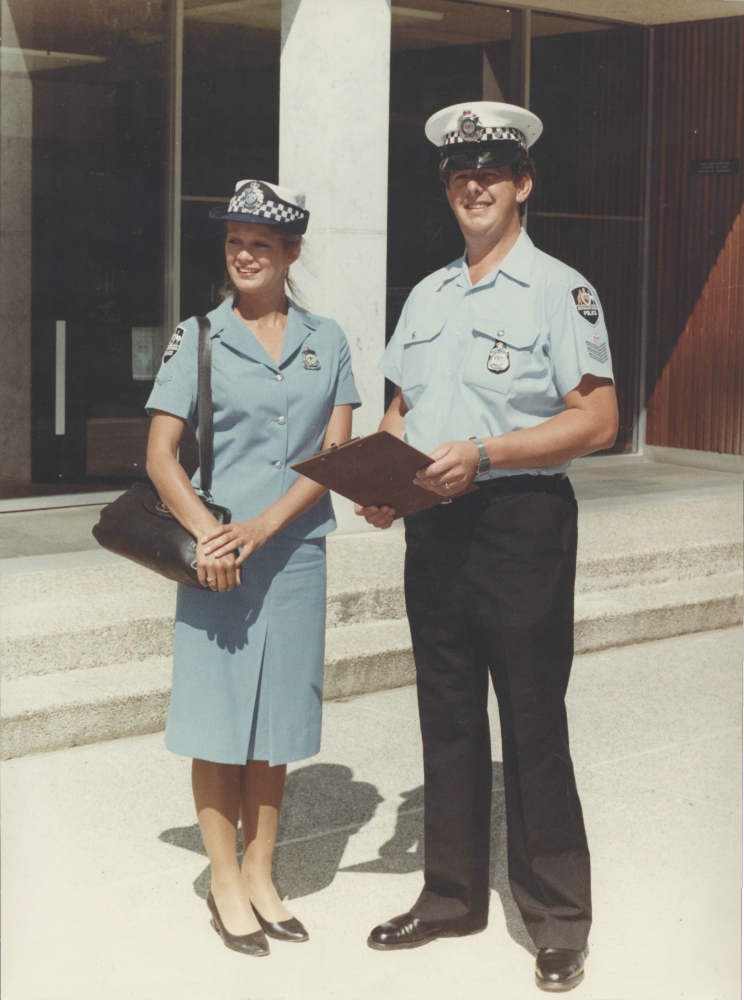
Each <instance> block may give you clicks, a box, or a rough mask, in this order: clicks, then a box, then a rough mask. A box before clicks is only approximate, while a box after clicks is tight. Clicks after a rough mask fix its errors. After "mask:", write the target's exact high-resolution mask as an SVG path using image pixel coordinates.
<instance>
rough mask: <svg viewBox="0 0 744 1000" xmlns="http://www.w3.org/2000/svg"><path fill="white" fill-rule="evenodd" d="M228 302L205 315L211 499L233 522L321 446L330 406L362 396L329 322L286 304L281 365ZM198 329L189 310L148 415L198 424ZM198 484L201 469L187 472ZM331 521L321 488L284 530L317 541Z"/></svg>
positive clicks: (274, 494) (267, 498) (248, 514)
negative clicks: (208, 336)
mask: <svg viewBox="0 0 744 1000" xmlns="http://www.w3.org/2000/svg"><path fill="white" fill-rule="evenodd" d="M232 305H233V304H232V300H231V299H228V300H226V301H225V302H223V303H222V305H220V306H218V307H217V308H216V309H215V310H213V311H212V312H210V313H208V314H207V318H208V319H209V320H210V322H211V325H212V329H211V336H212V406H213V411H214V472H213V476H212V494H213V496H214V500H215V503H218V504H221V505H222V506H224V507H229V508H230V510H231V511H232V516H233V520H234V521H244V520H248V519H250V518H254V517H257V516H258V515H259V514H260V513H261V512H262V511H263V510H265V509H266V508H267V507H269V506H270V505H271V504H272V503H274V502H275V501H277V500H278V499H279V498H280V497H281V496H282V495H283V494H284V493H286V492H287V490H288V489H289V488H290V486H292V484H293V483H294V482H295V481H296V480H297V479H298V478H299V473H297V472H293V471H292V469H291V468H290V465H292V464H293V463H295V462H299V461H301V460H302V459H303V458H310V457H311V456H312V455H314V454H315V452H316V451H319V450H320V449H321V448H322V447H323V438H324V436H325V431H326V427H327V425H328V420H329V417H330V415H331V410H332V409H333V407H334V406H341V405H343V404H345V403H350V404H351V405H352V406H354V407H356V406H360V405H361V401H360V399H359V394H358V393H357V390H356V385H355V384H354V376H353V375H352V371H351V360H350V356H349V345H348V343H347V341H346V337H345V336H344V332H343V330H342V329H341V327H340V326H339V325H338V323H336V322H334V320H332V319H323V317H321V316H314V315H313V314H312V313H308V312H305V311H304V310H302V309H299V308H298V307H297V306H296V305H295V304H294V303H293V302H292V301H290V303H289V312H288V315H287V326H286V329H285V332H284V343H283V345H282V355H281V359H280V361H279V364H276V363H275V362H274V360H273V359H272V358H271V357H270V355H269V354H268V353H267V352H266V351H265V350H264V348H263V347H262V346H261V344H260V343H259V342H258V340H257V339H256V337H255V336H254V335H253V333H252V332H251V330H250V329H249V327H247V326H246V324H245V323H243V321H242V320H240V319H238V317H237V316H236V315H235V313H234V312H233V309H232ZM198 345H199V328H198V324H197V322H196V319H195V318H194V317H192V318H191V319H188V320H186V322H185V323H182V324H181V325H180V326H179V327H178V329H177V330H176V333H175V334H174V336H173V338H172V340H171V343H170V345H169V347H168V350H167V351H166V353H165V356H164V359H163V364H162V365H161V367H160V371H159V372H158V374H157V377H156V379H155V386H154V387H153V390H152V393H151V395H150V398H149V399H148V401H147V412H148V413H149V414H150V415H152V414H153V412H154V411H155V410H164V411H165V412H166V413H173V414H175V416H177V417H183V419H184V420H186V421H188V422H189V423H190V424H192V426H194V427H196V424H197V407H196V399H197V381H198V365H197V355H198ZM193 483H194V485H195V486H197V487H198V485H199V472H198V471H197V472H196V474H195V475H194V478H193ZM335 527H336V521H335V519H334V516H333V506H332V505H331V499H330V496H329V495H328V494H325V496H324V497H322V499H321V500H319V501H318V503H317V504H315V506H314V507H312V508H311V509H310V510H309V511H307V512H306V513H305V514H303V515H302V516H301V517H299V518H297V520H296V521H293V522H292V523H291V524H289V525H287V527H286V528H285V529H284V531H285V533H286V534H288V535H290V536H291V537H293V538H320V537H322V536H323V535H327V534H328V533H329V532H330V531H333V529H334V528H335Z"/></svg>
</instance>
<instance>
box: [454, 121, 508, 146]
mask: <svg viewBox="0 0 744 1000" xmlns="http://www.w3.org/2000/svg"><path fill="white" fill-rule="evenodd" d="M493 139H511V140H512V141H513V142H518V143H519V145H520V146H523V147H524V148H525V149H526V148H527V141H526V140H525V137H524V135H523V134H522V133H521V132H520V131H519V129H517V128H496V126H493V125H486V126H483V127H481V131H480V135H479V136H478V138H477V139H463V137H462V136H461V135H460V133H459V132H447V133H446V134H445V136H444V141H443V142H442V145H443V146H458V145H460V144H465V143H467V144H468V145H470V143H472V142H488V141H490V140H493Z"/></svg>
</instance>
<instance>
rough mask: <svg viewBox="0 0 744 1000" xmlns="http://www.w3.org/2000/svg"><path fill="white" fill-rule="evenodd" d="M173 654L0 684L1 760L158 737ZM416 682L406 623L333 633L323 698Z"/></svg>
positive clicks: (360, 626)
mask: <svg viewBox="0 0 744 1000" xmlns="http://www.w3.org/2000/svg"><path fill="white" fill-rule="evenodd" d="M171 666H172V661H171V657H170V656H160V657H153V658H150V659H146V660H139V661H135V662H127V663H117V664H113V665H110V666H105V667H90V668H88V669H84V670H69V671H66V672H64V673H56V674H52V675H49V674H46V675H37V676H31V677H19V678H15V679H13V680H3V681H2V682H0V706H2V729H1V730H0V749H1V752H2V759H3V760H6V759H7V758H9V757H21V756H25V755H26V754H31V753H46V752H47V751H49V750H58V749H61V748H62V747H71V746H79V745H81V744H84V743H97V742H100V741H102V740H113V739H118V738H119V737H122V736H137V735H140V734H142V733H154V732H158V731H159V730H160V729H162V728H163V727H164V726H165V718H166V714H167V711H168V698H169V695H170V682H171ZM413 680H414V670H413V657H412V655H411V637H410V633H409V631H408V622H407V621H406V620H404V619H398V620H393V621H388V622H377V623H374V624H363V625H351V626H347V627H345V628H344V627H342V628H337V629H333V630H331V631H330V632H329V633H328V637H327V641H326V666H325V683H324V692H323V693H324V697H325V699H326V700H335V699H339V698H348V697H351V696H352V695H356V694H361V693H362V692H367V691H380V690H386V689H388V688H394V687H402V686H403V685H405V684H411V683H413Z"/></svg>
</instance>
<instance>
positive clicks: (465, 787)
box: [358, 102, 617, 991]
mask: <svg viewBox="0 0 744 1000" xmlns="http://www.w3.org/2000/svg"><path fill="white" fill-rule="evenodd" d="M541 131H542V124H541V122H540V120H539V119H538V118H537V117H536V116H535V115H534V114H532V113H530V112H529V111H526V110H524V109H523V108H518V107H514V106H512V105H508V104H499V103H492V102H478V103H469V104H462V105H457V106H455V107H449V108H445V109H444V110H443V111H440V112H438V113H437V114H435V115H434V116H433V117H432V118H430V119H429V121H428V122H427V124H426V135H427V137H428V138H429V139H430V140H431V141H432V142H433V143H434V144H435V145H436V146H437V147H438V149H439V153H440V167H439V169H440V173H441V177H442V180H443V181H444V184H445V192H446V196H447V200H448V202H449V204H450V207H451V208H452V211H453V212H454V214H455V217H456V219H457V221H458V223H459V225H460V229H461V231H462V234H463V237H464V240H465V247H466V250H465V254H464V255H463V256H462V257H461V258H460V259H458V260H455V261H453V262H452V263H451V264H449V265H448V266H447V267H444V268H442V269H441V270H440V271H437V272H436V273H434V274H431V275H429V277H428V278H425V279H424V280H423V281H422V282H421V283H420V284H419V285H417V286H416V287H415V288H414V289H413V291H412V292H411V295H410V297H409V298H408V301H407V302H406V304H405V306H404V309H403V312H402V315H401V318H400V322H399V323H398V327H397V329H396V331H395V334H394V336H393V338H392V340H391V341H390V344H389V345H388V347H387V349H386V351H385V354H384V356H383V358H382V362H381V364H380V370H381V371H382V373H383V374H384V375H385V376H386V377H387V378H389V379H390V380H391V381H392V382H393V383H394V384H395V386H396V389H395V395H394V399H393V402H392V404H391V406H390V408H389V410H388V412H387V413H386V415H385V417H384V419H383V422H382V424H381V429H385V430H388V431H390V432H391V433H393V434H397V435H400V436H402V437H404V438H405V440H406V441H408V442H410V443H411V444H412V445H414V446H415V447H416V448H419V449H421V450H422V451H425V452H427V453H429V454H430V455H431V457H432V458H433V459H434V462H433V464H431V465H430V466H429V467H428V468H427V469H425V470H424V471H423V472H421V473H419V474H418V475H417V479H416V482H417V483H418V484H419V485H420V486H423V487H424V488H426V489H428V490H433V491H434V492H435V493H437V494H439V496H440V497H441V498H442V500H443V501H447V502H445V503H442V504H441V505H438V506H435V507H432V508H430V509H429V510H426V511H423V512H421V513H419V514H416V515H414V516H412V517H409V518H407V519H406V545H407V552H406V565H405V592H406V605H407V612H408V617H409V621H410V625H411V634H412V637H413V651H414V657H415V661H416V671H417V684H418V699H419V713H420V721H421V732H422V737H423V749H424V774H425V797H424V801H425V873H424V878H425V884H424V888H423V891H422V893H421V895H420V896H419V898H418V900H417V901H416V903H415V904H414V905H413V906H412V908H411V910H410V912H408V913H405V914H403V915H402V916H399V917H395V918H393V919H392V920H389V921H387V922H386V923H383V924H381V925H380V926H378V927H376V928H375V929H374V930H373V931H372V934H371V936H370V939H369V944H370V946H371V947H373V948H378V949H380V950H393V949H397V948H410V947H414V946H416V945H420V944H424V943H426V942H427V941H430V940H432V939H434V938H436V937H439V936H442V935H448V936H451V935H463V934H470V933H474V932H476V931H478V930H482V929H483V927H485V925H486V922H487V919H488V903H489V894H490V893H489V841H490V819H491V790H492V775H491V743H490V734H489V724H488V715H487V697H488V677H489V674H490V677H491V680H492V683H493V686H494V689H495V692H496V695H497V698H498V704H499V713H500V718H501V733H502V745H503V766H504V786H505V799H506V815H507V828H508V843H507V849H508V862H509V879H510V884H511V889H512V892H513V895H514V899H515V900H516V903H517V905H518V907H519V909H520V911H521V913H522V917H523V918H524V922H525V925H526V927H527V930H528V931H529V933H530V935H531V936H532V939H533V941H534V943H535V945H536V948H537V949H538V951H537V968H536V981H537V985H538V986H540V987H541V988H542V989H545V990H556V991H563V990H567V989H571V988H572V987H573V986H576V985H577V984H578V983H579V982H580V981H581V979H582V978H583V975H584V958H585V948H586V943H587V934H588V931H589V925H590V921H591V901H590V873H589V852H588V849H587V842H586V835H585V832H584V824H583V820H582V813H581V805H580V802H579V797H578V794H577V791H576V784H575V781H574V773H573V766H572V763H571V756H570V753H569V745H568V731H567V724H566V711H565V705H564V696H565V692H566V686H567V684H568V679H569V673H570V670H571V660H572V655H573V600H574V577H575V566H576V519H577V507H576V502H575V500H574V495H573V491H572V489H571V485H570V482H569V480H568V479H567V478H566V470H567V469H568V467H569V465H570V461H571V459H572V458H576V457H577V456H579V455H586V454H588V453H589V452H592V451H596V450H598V449H601V448H607V447H609V446H610V445H612V443H613V442H614V440H615V435H616V433H617V406H616V400H615V391H614V384H613V379H612V366H611V361H610V352H609V346H608V343H607V331H606V329H605V324H604V319H603V317H602V310H601V307H600V305H599V302H598V299H597V295H596V292H595V291H594V289H593V288H592V287H591V285H589V283H588V282H587V281H586V280H585V279H584V278H583V277H582V276H581V275H580V274H578V273H577V272H576V271H575V270H573V268H571V267H569V266H567V265H566V264H563V263H561V262H560V261H558V260H555V259H554V258H552V257H549V256H548V255H547V254H545V253H542V252H541V251H540V250H537V249H536V248H535V246H534V245H533V243H532V241H531V240H530V238H529V236H528V235H527V233H526V232H525V231H524V230H523V229H522V227H521V221H520V207H521V206H523V205H524V203H525V202H526V201H527V198H528V197H529V194H530V191H531V190H532V185H533V179H534V177H535V169H534V165H533V163H532V160H531V159H530V158H529V154H528V147H529V146H530V145H531V144H532V143H533V142H534V141H535V140H536V139H537V138H538V136H539V135H540V133H541ZM473 480H474V481H475V483H476V485H477V486H478V487H479V489H478V491H477V492H474V493H471V494H468V495H465V496H462V497H459V498H458V493H459V492H461V491H462V490H463V489H464V488H465V487H466V486H467V485H468V484H469V483H471V482H472V481H473ZM358 513H361V514H363V515H364V516H365V517H366V518H367V520H368V521H370V522H371V523H372V524H375V525H377V526H379V527H387V526H388V525H389V524H390V521H391V518H392V511H390V510H389V509H387V508H365V509H359V510H358Z"/></svg>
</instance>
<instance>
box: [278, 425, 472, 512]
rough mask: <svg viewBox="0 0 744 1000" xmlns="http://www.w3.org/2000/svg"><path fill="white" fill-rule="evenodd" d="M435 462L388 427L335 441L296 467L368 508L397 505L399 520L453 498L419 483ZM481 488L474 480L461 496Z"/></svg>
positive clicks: (296, 470) (314, 479)
mask: <svg viewBox="0 0 744 1000" xmlns="http://www.w3.org/2000/svg"><path fill="white" fill-rule="evenodd" d="M431 464H432V459H431V458H430V457H429V456H428V455H425V454H424V453H423V452H422V451H418V450H417V449H416V448H412V447H411V446H410V444H406V442H405V441H402V440H401V439H400V438H398V437H395V436H394V435H393V434H389V433H388V432H387V431H378V432H377V433H376V434H368V435H367V436H366V437H359V438H352V439H351V441H346V442H344V444H339V445H331V447H330V448H326V450H325V451H319V452H318V453H317V455H313V457H312V458H306V459H304V460H303V461H302V462H297V463H296V464H295V465H293V466H291V468H292V469H294V471H295V472H299V473H301V475H303V476H307V478H308V479H312V480H313V482H315V483H320V485H321V486H326V487H327V488H328V489H329V490H333V491H334V492H335V493H340V494H341V496H342V497H346V498H347V499H348V500H353V501H354V503H358V504H361V505H362V506H363V507H369V506H370V505H372V504H375V505H378V506H380V505H382V504H386V505H387V506H388V507H394V508H395V512H396V513H395V518H396V520H397V519H398V518H399V517H407V516H408V515H409V514H416V513H417V512H418V511H420V510H426V508H427V507H435V506H436V505H437V504H440V503H449V501H448V500H445V499H444V498H443V497H441V496H439V494H438V493H432V491H431V490H425V489H424V488H423V487H421V486H415V485H414V483H413V477H414V476H415V475H416V473H417V472H418V470H419V469H425V468H426V466H427V465H431ZM477 489H478V487H477V486H475V485H473V484H472V483H471V484H470V485H469V486H468V488H467V489H465V490H461V491H460V492H459V493H458V494H457V496H458V497H460V496H464V495H465V494H466V493H473V492H474V491H475V490H477Z"/></svg>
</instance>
